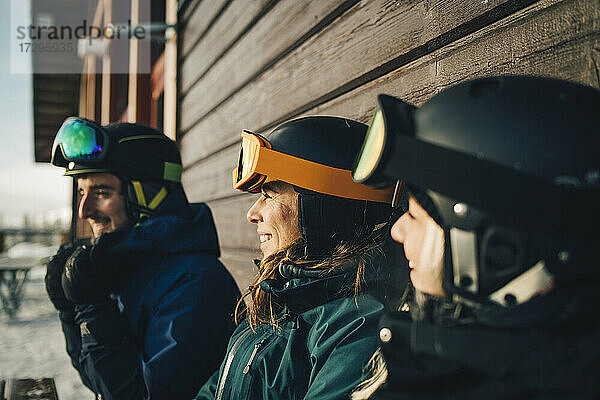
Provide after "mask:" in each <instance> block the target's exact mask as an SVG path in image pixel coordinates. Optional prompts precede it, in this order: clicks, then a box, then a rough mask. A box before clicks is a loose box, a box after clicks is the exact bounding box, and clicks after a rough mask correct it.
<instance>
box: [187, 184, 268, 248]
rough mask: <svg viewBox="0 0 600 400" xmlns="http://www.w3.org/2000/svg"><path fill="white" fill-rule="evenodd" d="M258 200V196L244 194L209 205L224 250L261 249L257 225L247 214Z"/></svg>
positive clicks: (211, 202) (212, 202)
mask: <svg viewBox="0 0 600 400" xmlns="http://www.w3.org/2000/svg"><path fill="white" fill-rule="evenodd" d="M257 198H258V195H250V194H243V195H241V196H235V197H233V198H228V199H221V200H215V201H210V202H208V203H207V204H208V206H209V207H210V209H211V210H212V212H213V216H214V219H215V224H216V227H217V233H218V234H219V243H220V245H221V247H222V248H229V249H247V250H253V251H254V250H257V249H258V248H259V240H258V235H257V234H256V224H252V223H250V222H248V220H247V219H246V213H247V212H248V210H249V209H250V207H251V206H252V204H254V202H255V201H256V199H257ZM191 200H194V201H197V200H195V199H191Z"/></svg>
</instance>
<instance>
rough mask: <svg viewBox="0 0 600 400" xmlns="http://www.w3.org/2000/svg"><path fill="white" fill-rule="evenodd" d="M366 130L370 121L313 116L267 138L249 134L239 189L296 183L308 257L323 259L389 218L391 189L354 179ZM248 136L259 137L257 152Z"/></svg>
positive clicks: (286, 125) (284, 126) (238, 178)
mask: <svg viewBox="0 0 600 400" xmlns="http://www.w3.org/2000/svg"><path fill="white" fill-rule="evenodd" d="M366 131H367V126H366V125H364V124H361V123H359V122H356V121H352V120H349V119H345V118H340V117H325V116H312V117H305V118H299V119H296V120H293V121H289V122H286V123H284V124H282V125H280V126H279V127H277V128H275V129H274V130H273V131H272V132H271V133H270V134H269V135H267V136H266V137H260V136H259V135H255V134H252V133H250V132H245V133H244V134H243V135H242V137H243V139H242V151H241V152H240V161H239V164H238V168H236V170H235V171H234V187H236V188H238V189H241V190H247V191H251V192H256V191H258V190H260V185H262V183H264V182H266V181H269V180H281V181H284V182H286V183H289V184H291V185H293V186H294V188H295V190H296V191H297V192H299V196H298V225H299V229H300V233H301V235H302V237H303V238H304V239H305V240H306V243H307V247H306V256H307V257H309V258H318V257H320V256H322V255H325V254H327V253H328V252H330V251H331V250H332V249H333V248H334V247H335V246H336V245H337V244H339V243H340V242H341V241H344V240H346V241H347V240H352V239H354V238H357V237H358V236H360V235H362V234H364V233H370V232H371V231H373V229H374V228H375V226H376V225H378V224H381V223H385V222H387V221H388V218H389V214H390V212H391V207H390V206H389V205H388V204H386V203H388V202H389V201H390V200H391V194H392V193H391V190H387V189H386V190H374V189H371V188H369V187H366V186H364V185H360V184H357V183H354V182H353V181H352V178H351V173H350V170H351V167H352V163H353V161H354V157H355V155H356V153H357V151H358V149H359V148H360V146H361V144H362V141H363V139H364V136H365V133H366ZM244 135H246V136H248V137H249V139H252V140H256V143H257V144H256V149H255V150H252V149H250V148H249V147H245V146H246V141H244ZM259 142H260V143H262V144H261V148H260V149H261V150H260V151H261V152H264V153H265V154H264V155H263V156H260V155H259V150H258V143H259ZM250 153H251V154H250ZM249 154H250V155H249ZM248 157H254V158H255V160H251V159H250V158H248ZM260 157H263V158H262V159H260ZM268 157H270V158H268ZM274 157H279V158H280V159H276V158H274ZM267 159H268V160H269V161H263V160H267ZM244 163H245V164H247V166H244V165H243V164H244ZM268 163H270V164H271V165H267V164H268ZM250 165H251V166H252V167H250ZM261 167H262V168H264V170H261ZM271 167H272V168H271ZM244 178H245V179H244Z"/></svg>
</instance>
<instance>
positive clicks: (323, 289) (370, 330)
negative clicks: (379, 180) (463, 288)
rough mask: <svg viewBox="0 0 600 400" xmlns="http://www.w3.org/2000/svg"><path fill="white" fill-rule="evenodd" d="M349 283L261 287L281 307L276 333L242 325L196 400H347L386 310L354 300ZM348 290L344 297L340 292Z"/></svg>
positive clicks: (301, 281)
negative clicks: (270, 294) (282, 306)
mask: <svg viewBox="0 0 600 400" xmlns="http://www.w3.org/2000/svg"><path fill="white" fill-rule="evenodd" d="M353 275H354V273H349V274H348V275H347V276H343V275H342V276H336V277H330V278H321V279H312V278H296V279H292V280H290V281H288V282H287V283H285V284H283V286H282V287H278V285H281V283H279V282H277V281H266V282H263V283H262V284H261V287H262V288H263V290H265V291H267V292H270V293H272V294H273V295H274V296H275V297H276V298H277V299H278V300H279V301H281V302H283V304H285V309H284V316H285V317H284V318H285V319H284V320H283V322H281V323H280V324H279V327H278V328H274V327H273V326H271V325H268V324H263V325H259V326H258V327H256V328H255V329H254V331H253V330H252V329H250V326H249V324H248V321H247V320H245V321H244V322H242V323H241V324H240V325H239V326H238V327H237V329H236V330H235V332H234V333H233V335H232V337H231V339H230V341H229V345H228V349H227V355H226V357H225V359H224V361H223V363H222V364H221V367H220V369H219V371H218V372H216V373H215V374H214V375H213V376H212V377H211V378H210V379H209V380H208V382H207V383H206V384H205V385H204V386H203V387H202V388H201V389H200V391H199V393H198V395H197V397H196V399H232V400H233V399H236V400H241V399H286V400H293V399H319V400H326V399H347V398H349V396H350V393H352V390H353V389H354V388H355V387H356V385H358V384H359V383H360V382H361V381H363V380H364V379H365V378H366V376H367V374H366V373H365V370H364V367H365V365H366V364H367V362H368V361H369V359H370V358H371V356H372V355H373V353H374V352H375V350H376V349H377V347H378V338H377V326H378V321H379V318H380V317H381V315H382V314H383V312H384V305H383V303H382V302H381V301H379V300H378V299H377V298H376V297H375V296H373V295H371V294H369V293H365V294H361V295H359V296H357V297H355V296H353V294H352V290H351V289H350V290H349V289H347V288H349V287H350V282H351V281H352V280H353V278H354V276H353ZM344 288H346V289H344Z"/></svg>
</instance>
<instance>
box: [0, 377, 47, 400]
mask: <svg viewBox="0 0 600 400" xmlns="http://www.w3.org/2000/svg"><path fill="white" fill-rule="evenodd" d="M33 399H36V400H58V394H57V393H56V385H55V384H54V379H53V378H37V379H31V378H26V379H6V380H4V379H0V400H33Z"/></svg>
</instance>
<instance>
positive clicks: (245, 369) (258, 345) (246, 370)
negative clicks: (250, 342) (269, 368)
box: [243, 338, 267, 375]
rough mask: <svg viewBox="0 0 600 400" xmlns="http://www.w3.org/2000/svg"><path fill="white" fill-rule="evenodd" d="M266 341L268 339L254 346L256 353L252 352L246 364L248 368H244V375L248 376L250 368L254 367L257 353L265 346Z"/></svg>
mask: <svg viewBox="0 0 600 400" xmlns="http://www.w3.org/2000/svg"><path fill="white" fill-rule="evenodd" d="M265 340H267V338H264V339H263V340H261V341H260V342H258V343H256V344H255V345H254V351H252V354H251V355H250V359H249V360H248V364H246V366H245V367H244V371H243V374H244V375H246V374H247V373H248V372H250V367H251V366H252V361H254V357H256V353H257V352H258V349H260V347H261V346H262V345H263V343H264V342H265Z"/></svg>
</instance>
